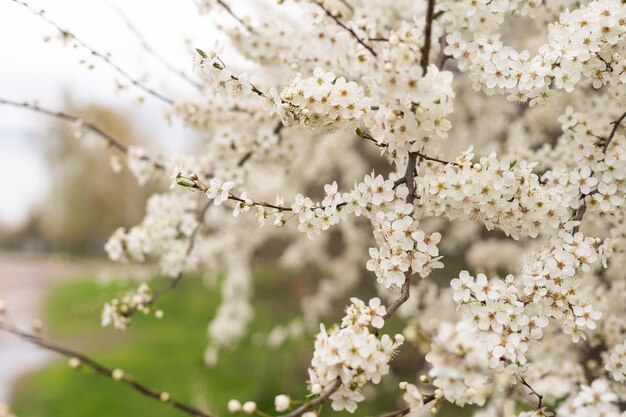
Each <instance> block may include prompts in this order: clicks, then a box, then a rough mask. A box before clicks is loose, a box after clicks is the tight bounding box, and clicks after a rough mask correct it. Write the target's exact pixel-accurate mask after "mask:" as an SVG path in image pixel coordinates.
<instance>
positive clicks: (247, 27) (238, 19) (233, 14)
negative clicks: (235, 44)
mask: <svg viewBox="0 0 626 417" xmlns="http://www.w3.org/2000/svg"><path fill="white" fill-rule="evenodd" d="M217 4H219V5H220V6H222V8H223V9H224V10H226V12H227V13H228V14H229V15H231V16H232V17H233V18H234V19H235V20H236V21H237V22H239V24H241V26H243V27H244V28H246V29H248V31H249V32H250V33H255V32H254V29H252V28H251V27H250V26H249V25H247V24H246V22H244V20H243V19H242V18H240V17H239V16H237V15H236V14H235V12H233V9H231V8H230V6H229V5H228V4H226V3H224V1H223V0H217Z"/></svg>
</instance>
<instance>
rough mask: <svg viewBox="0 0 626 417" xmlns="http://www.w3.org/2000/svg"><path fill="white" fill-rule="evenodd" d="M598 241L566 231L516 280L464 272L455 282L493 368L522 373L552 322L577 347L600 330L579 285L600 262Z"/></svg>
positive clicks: (532, 258) (457, 296) (529, 262)
mask: <svg viewBox="0 0 626 417" xmlns="http://www.w3.org/2000/svg"><path fill="white" fill-rule="evenodd" d="M596 246H597V245H596V240H595V239H593V238H585V237H583V235H582V234H581V233H577V234H575V235H571V234H569V233H567V232H560V233H559V234H558V236H555V237H553V238H552V240H551V244H550V245H548V246H547V247H546V248H544V249H542V250H539V251H536V252H533V254H532V255H531V256H530V257H529V259H527V260H526V262H525V263H524V266H523V267H522V275H521V277H519V278H518V279H515V278H514V277H513V275H508V276H507V277H506V278H505V279H504V280H501V279H492V280H488V279H487V277H486V276H485V275H483V274H478V275H477V276H476V278H474V277H472V276H470V275H469V273H468V272H467V271H462V272H461V274H460V276H459V278H456V279H453V280H452V282H451V285H452V288H453V289H454V294H453V297H454V300H455V302H456V303H458V304H459V305H461V306H462V307H463V314H464V319H465V321H466V322H467V323H469V324H470V325H471V326H472V327H473V328H474V329H475V331H476V332H478V336H479V339H480V340H482V341H483V342H484V343H485V349H487V351H488V352H489V366H490V367H491V368H494V369H496V370H499V371H506V372H512V373H517V372H519V371H520V370H521V369H523V366H524V365H525V364H526V363H527V352H528V350H529V345H530V343H531V342H532V341H534V340H539V339H541V338H542V337H543V328H545V327H546V326H547V325H548V322H549V319H550V318H554V319H556V320H558V321H559V322H560V324H561V326H562V327H563V331H564V332H565V333H566V334H571V336H572V339H573V340H574V341H575V342H576V341H578V339H579V338H580V337H582V338H585V333H584V331H585V330H587V329H590V330H593V329H595V328H596V321H597V320H598V319H599V318H600V317H601V316H602V314H601V313H600V312H599V311H598V310H595V309H594V308H593V307H592V305H591V304H590V303H589V301H588V300H587V299H586V298H585V297H584V295H583V294H582V292H581V290H580V285H579V281H580V279H581V277H582V275H583V274H585V273H589V272H590V271H591V270H592V267H594V266H595V264H597V263H598V261H599V260H600V257H599V255H598V253H599V252H602V250H601V249H599V248H597V247H596Z"/></svg>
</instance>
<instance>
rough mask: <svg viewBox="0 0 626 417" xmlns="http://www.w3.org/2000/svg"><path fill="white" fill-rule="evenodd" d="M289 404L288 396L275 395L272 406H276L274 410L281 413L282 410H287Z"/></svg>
mask: <svg viewBox="0 0 626 417" xmlns="http://www.w3.org/2000/svg"><path fill="white" fill-rule="evenodd" d="M290 405H291V398H289V396H287V395H283V394H281V395H277V396H276V398H274V408H276V411H277V412H279V413H282V412H283V411H287V410H288V409H289V406H290Z"/></svg>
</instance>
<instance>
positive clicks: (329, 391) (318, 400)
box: [279, 377, 341, 417]
mask: <svg viewBox="0 0 626 417" xmlns="http://www.w3.org/2000/svg"><path fill="white" fill-rule="evenodd" d="M340 386H341V379H340V378H339V377H337V379H335V381H334V382H333V383H332V384H331V385H329V386H328V387H327V388H326V389H325V390H324V391H323V392H322V393H321V394H320V395H318V396H317V397H315V398H314V399H312V400H311V401H307V402H305V403H304V404H302V405H301V406H300V407H298V408H296V409H295V410H293V411H292V412H290V413H288V414H283V415H281V416H279V417H299V416H301V415H302V414H304V413H306V412H307V411H309V410H312V409H314V408H315V407H317V406H318V405H320V404H322V403H323V402H324V401H326V400H327V399H328V397H330V396H331V395H333V393H334V392H335V391H337V390H338V389H339V387H340Z"/></svg>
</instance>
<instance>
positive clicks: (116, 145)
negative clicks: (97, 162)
mask: <svg viewBox="0 0 626 417" xmlns="http://www.w3.org/2000/svg"><path fill="white" fill-rule="evenodd" d="M0 104H4V105H6V106H12V107H18V108H22V109H27V110H30V111H33V112H36V113H41V114H45V115H46V116H50V117H54V118H56V119H60V120H64V121H66V122H72V123H80V126H81V127H83V128H85V129H87V130H89V131H91V132H93V133H95V134H96V135H98V136H100V137H101V138H102V139H104V141H105V142H106V143H107V145H109V146H110V147H111V148H113V149H115V150H117V151H118V152H121V153H123V154H125V155H126V154H128V145H126V144H124V143H123V142H121V141H120V140H119V139H117V138H115V137H114V136H113V135H111V134H110V133H107V132H105V131H104V130H102V129H101V128H100V127H98V126H97V125H95V124H93V123H89V122H86V121H84V120H83V118H81V117H78V116H75V115H71V114H68V113H64V112H60V111H53V110H49V109H45V108H43V107H41V106H39V105H38V104H31V103H28V102H22V103H20V102H17V101H13V100H8V99H4V98H0ZM143 159H144V160H146V161H149V162H150V163H152V165H154V167H155V168H156V169H158V170H160V171H167V169H166V168H165V166H164V165H163V164H161V163H160V162H158V161H154V160H152V159H150V158H148V157H144V158H143Z"/></svg>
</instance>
